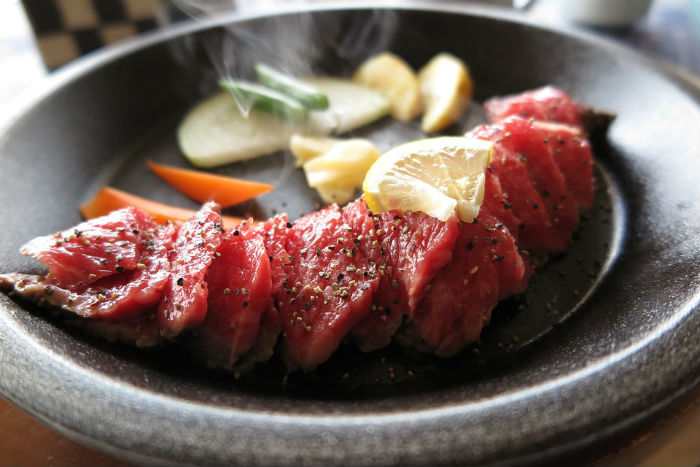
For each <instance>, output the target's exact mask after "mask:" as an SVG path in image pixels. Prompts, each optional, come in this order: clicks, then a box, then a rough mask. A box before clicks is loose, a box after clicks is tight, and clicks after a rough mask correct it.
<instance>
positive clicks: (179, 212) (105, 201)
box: [80, 187, 243, 229]
mask: <svg viewBox="0 0 700 467" xmlns="http://www.w3.org/2000/svg"><path fill="white" fill-rule="evenodd" d="M128 206H133V207H135V208H139V209H141V210H142V211H145V212H147V213H148V214H150V215H151V216H153V218H154V219H155V220H156V222H159V223H161V224H165V223H166V222H167V221H178V222H185V221H186V220H188V219H190V218H191V217H192V216H193V215H194V213H195V211H192V210H190V209H185V208H178V207H175V206H170V205H167V204H162V203H157V202H155V201H151V200H148V199H145V198H141V197H139V196H136V195H132V194H130V193H127V192H125V191H121V190H117V189H116V188H112V187H104V188H102V189H101V190H100V191H98V192H97V194H96V195H95V196H94V197H93V198H92V199H91V200H90V201H88V202H87V203H85V204H83V205H82V206H80V212H81V213H82V215H83V217H85V218H86V219H94V218H95V217H100V216H104V215H106V214H109V213H110V212H112V211H114V210H116V209H122V208H125V207H128ZM221 219H222V220H223V222H224V227H226V228H227V229H229V228H233V227H235V226H237V225H239V224H240V223H241V222H242V221H243V219H241V218H239V217H231V216H221Z"/></svg>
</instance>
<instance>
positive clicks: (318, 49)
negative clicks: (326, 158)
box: [175, 0, 398, 183]
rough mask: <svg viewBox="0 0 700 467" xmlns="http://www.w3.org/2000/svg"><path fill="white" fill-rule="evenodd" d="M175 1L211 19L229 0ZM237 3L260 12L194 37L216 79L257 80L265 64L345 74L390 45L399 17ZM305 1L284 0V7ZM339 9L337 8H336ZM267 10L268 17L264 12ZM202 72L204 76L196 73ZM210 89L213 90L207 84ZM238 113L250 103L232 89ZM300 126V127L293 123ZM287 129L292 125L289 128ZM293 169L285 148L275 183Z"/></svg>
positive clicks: (297, 72) (297, 71)
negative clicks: (336, 16) (339, 18)
mask: <svg viewBox="0 0 700 467" xmlns="http://www.w3.org/2000/svg"><path fill="white" fill-rule="evenodd" d="M175 3H176V5H177V6H178V7H179V8H180V9H181V10H182V11H183V12H185V13H186V14H187V15H188V16H190V17H191V18H192V19H193V20H195V21H203V20H206V19H209V18H211V17H213V16H215V15H217V14H219V13H221V12H222V11H226V10H228V11H230V9H231V7H232V6H233V3H232V1H231V0H175ZM252 5H253V0H248V1H244V2H238V3H237V4H236V5H235V7H236V9H235V11H237V12H239V13H241V14H243V15H246V14H260V16H261V17H260V18H253V19H251V20H250V21H246V22H243V23H233V24H229V25H225V26H223V27H221V28H218V29H215V30H211V31H207V32H206V33H204V34H199V35H197V36H196V38H197V40H198V41H200V44H198V45H197V44H190V45H192V46H193V48H194V47H197V46H199V47H201V48H203V50H204V51H205V53H206V56H207V58H208V60H209V62H211V65H213V67H214V70H215V76H214V77H212V78H215V79H213V80H212V79H209V77H207V78H206V79H205V80H204V81H206V82H207V83H205V84H204V85H205V86H211V84H212V83H211V81H216V80H218V79H219V78H235V79H247V80H255V73H254V66H255V64H256V63H258V62H262V63H266V64H268V65H271V66H273V67H275V68H278V69H280V70H283V71H285V72H287V73H289V74H291V75H293V76H297V77H307V76H323V75H329V76H348V75H349V74H350V73H351V72H352V71H353V70H354V69H355V68H356V67H357V65H358V64H359V63H361V62H362V61H363V60H365V59H366V58H367V57H369V56H371V55H374V54H376V53H379V52H382V51H385V50H388V49H389V48H390V45H391V41H392V39H393V37H394V34H395V31H396V28H397V25H398V18H397V15H396V13H395V12H393V11H390V10H383V9H375V10H370V11H368V10H358V11H351V12H349V13H348V14H347V15H345V16H344V18H343V21H337V19H331V18H330V17H329V15H328V14H327V13H324V12H316V13H312V12H290V13H284V12H283V13H282V14H280V12H279V11H276V10H275V9H277V10H279V9H280V2H277V1H274V2H272V1H269V0H262V1H259V0H255V2H254V6H252ZM290 5H291V6H298V7H299V8H298V9H299V10H303V8H304V6H306V7H308V3H301V2H286V3H285V4H284V8H289V7H290ZM336 14H337V12H336ZM268 15H269V16H268ZM200 76H202V75H200ZM209 90H211V89H209ZM232 96H233V98H234V99H235V100H236V104H237V106H238V108H239V109H240V111H241V113H242V114H243V115H245V116H247V115H248V114H249V112H250V109H251V106H252V102H251V101H249V100H248V99H247V98H246V97H245V96H243V95H240V94H238V93H235V92H233V93H232ZM297 131H298V127H297ZM289 132H290V134H291V133H292V132H293V128H292V127H291V124H290V128H289ZM292 170H294V163H293V160H292V157H291V155H290V154H289V153H288V152H287V153H286V154H285V160H284V164H283V168H282V173H281V174H280V175H279V177H278V179H277V181H276V182H275V183H281V182H283V181H284V180H285V179H286V178H287V177H288V176H289V174H290V173H291V172H292Z"/></svg>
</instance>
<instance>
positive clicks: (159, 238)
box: [0, 226, 175, 321]
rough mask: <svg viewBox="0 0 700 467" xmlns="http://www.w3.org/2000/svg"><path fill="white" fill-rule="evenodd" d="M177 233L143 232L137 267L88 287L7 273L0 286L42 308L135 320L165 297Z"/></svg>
mask: <svg viewBox="0 0 700 467" xmlns="http://www.w3.org/2000/svg"><path fill="white" fill-rule="evenodd" d="M174 233H175V229H174V227H172V226H165V227H162V228H156V227H153V228H150V229H147V230H145V231H142V232H141V233H140V234H139V235H140V236H141V238H142V239H143V240H142V242H143V251H142V253H141V256H139V258H138V260H137V263H136V268H135V269H133V270H128V271H122V272H119V273H117V274H113V275H111V276H108V277H103V278H102V279H99V280H97V281H94V282H92V283H90V284H88V285H79V286H72V287H65V286H63V285H62V284H59V283H58V281H57V280H56V279H55V278H54V277H49V278H46V277H40V276H29V275H23V274H8V275H4V276H3V278H2V280H0V282H2V284H1V285H0V287H1V288H3V289H9V288H11V289H12V293H13V295H16V296H19V297H21V298H22V299H24V300H28V301H31V302H33V303H36V304H38V305H39V306H49V307H55V308H60V309H62V310H65V311H68V312H71V313H75V314H77V315H79V316H81V317H84V318H94V319H100V320H109V321H120V320H128V319H132V318H135V317H138V316H141V315H143V314H145V313H147V312H148V311H150V310H151V309H153V308H154V307H155V306H156V305H157V304H158V303H159V302H160V301H161V299H162V297H163V288H164V286H165V284H166V283H167V281H168V277H169V267H170V265H169V261H168V250H169V249H170V248H172V242H173V238H174Z"/></svg>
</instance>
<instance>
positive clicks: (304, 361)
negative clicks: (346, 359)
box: [275, 205, 379, 371]
mask: <svg viewBox="0 0 700 467" xmlns="http://www.w3.org/2000/svg"><path fill="white" fill-rule="evenodd" d="M353 239H354V235H353V231H352V228H351V227H350V226H349V225H348V224H346V223H345V222H343V217H342V214H341V212H340V210H339V209H338V207H337V206H336V205H332V206H329V207H327V208H325V209H322V210H320V211H318V212H314V213H312V214H309V215H307V216H305V217H303V218H301V219H299V220H297V221H296V223H295V224H294V226H293V227H292V228H291V229H289V230H288V232H287V243H286V246H285V249H286V251H287V253H288V254H289V255H290V257H291V258H292V260H291V262H290V263H289V264H284V265H283V269H284V271H285V274H286V277H287V281H286V282H285V283H284V284H283V288H282V289H281V290H280V291H279V292H278V293H277V294H276V297H275V298H276V304H277V306H278V309H279V312H280V318H281V320H282V326H283V330H284V334H283V336H284V341H283V357H284V358H285V360H286V362H287V365H288V367H289V368H290V369H296V368H299V369H302V370H305V371H308V370H312V369H314V368H315V367H316V366H318V365H319V364H320V363H322V362H324V361H326V360H327V359H328V358H329V357H330V356H331V354H332V353H333V351H334V350H335V349H336V348H337V347H338V344H339V343H340V341H341V340H342V339H343V338H344V337H345V335H346V334H347V333H348V331H350V329H352V327H353V326H355V325H356V324H357V323H358V322H359V321H361V320H362V319H363V318H364V317H365V316H367V313H368V312H369V309H370V305H371V300H372V295H373V293H374V291H375V290H376V288H377V286H378V285H379V281H378V276H377V274H376V273H375V272H374V267H373V265H372V264H371V263H370V262H369V261H367V257H365V255H364V253H363V252H362V250H360V249H359V248H358V247H357V246H356V245H355V243H354V242H353Z"/></svg>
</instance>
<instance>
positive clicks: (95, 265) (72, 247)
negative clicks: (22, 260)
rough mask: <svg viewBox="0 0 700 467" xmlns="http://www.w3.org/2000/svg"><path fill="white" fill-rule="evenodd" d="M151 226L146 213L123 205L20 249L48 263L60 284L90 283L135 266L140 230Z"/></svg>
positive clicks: (150, 220)
mask: <svg viewBox="0 0 700 467" xmlns="http://www.w3.org/2000/svg"><path fill="white" fill-rule="evenodd" d="M154 226H155V224H154V223H153V220H152V219H151V218H150V217H149V216H148V215H147V214H145V213H143V212H142V211H140V210H138V209H135V208H124V209H120V210H118V211H114V212H112V213H110V214H108V215H106V216H102V217H99V218H96V219H92V220H89V221H86V222H83V223H81V224H78V225H77V226H75V227H74V228H72V229H68V230H65V231H63V232H58V233H55V234H54V235H49V236H45V237H38V238H35V239H34V240H32V241H30V242H29V243H27V244H26V245H24V246H23V247H22V248H21V250H20V252H21V253H22V254H23V255H27V256H33V257H35V258H37V259H38V260H39V261H41V262H42V263H44V264H45V265H46V266H48V267H49V271H50V272H51V275H52V276H53V277H54V278H55V279H56V280H57V281H58V283H59V284H60V285H61V286H62V287H71V286H74V285H78V284H89V283H91V282H95V281H96V280H98V279H101V278H103V277H107V276H111V275H113V274H117V273H119V272H121V271H130V270H132V269H135V268H136V265H137V264H138V261H139V258H140V256H141V253H142V251H143V246H142V241H143V240H144V238H143V237H142V232H145V231H146V230H148V229H151V228H153V227H154Z"/></svg>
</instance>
